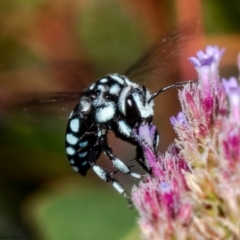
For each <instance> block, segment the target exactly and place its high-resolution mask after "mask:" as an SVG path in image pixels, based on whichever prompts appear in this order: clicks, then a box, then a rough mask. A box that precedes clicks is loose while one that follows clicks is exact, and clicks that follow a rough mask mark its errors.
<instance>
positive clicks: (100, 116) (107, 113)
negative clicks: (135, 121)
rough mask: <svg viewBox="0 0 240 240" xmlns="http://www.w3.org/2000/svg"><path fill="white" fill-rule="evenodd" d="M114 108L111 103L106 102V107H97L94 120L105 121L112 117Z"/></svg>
mask: <svg viewBox="0 0 240 240" xmlns="http://www.w3.org/2000/svg"><path fill="white" fill-rule="evenodd" d="M114 114H115V108H114V105H113V103H108V104H107V106H106V107H99V108H98V109H97V110H96V121H97V122H98V123H105V122H108V121H109V120H111V119H112V118H113V117H114Z"/></svg>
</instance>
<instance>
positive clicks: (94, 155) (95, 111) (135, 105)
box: [32, 32, 189, 203]
mask: <svg viewBox="0 0 240 240" xmlns="http://www.w3.org/2000/svg"><path fill="white" fill-rule="evenodd" d="M188 41H189V39H186V38H185V36H183V35H180V34H179V33H178V32H173V33H171V34H170V36H168V37H165V38H162V40H161V41H160V42H159V43H158V44H157V45H155V46H154V47H153V48H151V49H150V50H149V51H148V52H146V53H145V54H144V55H143V56H142V58H140V59H139V60H138V61H137V62H136V63H135V64H134V65H132V66H131V67H130V68H129V69H128V70H127V71H126V73H125V74H124V75H120V74H109V75H106V76H104V77H102V78H100V79H99V80H97V81H96V82H95V83H93V84H92V85H90V86H89V87H88V88H86V89H85V90H84V91H83V92H82V93H80V94H79V93H77V94H76V93H74V94H75V95H74V94H73V93H60V94H56V95H53V96H50V97H48V98H46V99H41V100H40V103H54V102H60V101H65V100H74V99H75V98H76V97H78V103H77V105H76V106H75V108H74V109H73V111H72V112H71V114H70V116H69V119H68V123H67V130H66V137H65V145H66V154H67V158H68V160H69V163H70V165H71V166H72V168H73V170H74V171H76V172H78V173H80V174H81V175H83V176H85V175H86V174H87V172H88V170H89V169H90V168H91V169H92V170H93V171H94V172H95V173H96V174H97V175H98V176H99V177H100V178H101V179H102V180H104V181H105V182H110V183H111V184H112V185H113V187H114V188H115V189H116V190H117V191H118V192H119V193H120V194H122V195H123V196H124V197H126V198H127V200H128V202H129V203H131V200H130V197H129V196H128V194H127V192H126V190H125V189H124V187H123V186H122V185H121V184H120V183H119V182H118V181H117V180H116V179H115V178H114V176H113V175H114V173H115V172H117V171H119V172H121V173H123V174H129V175H131V176H132V177H134V178H141V175H140V174H138V173H135V172H133V171H132V166H128V165H127V164H126V163H125V162H123V161H122V160H121V159H119V158H118V157H117V156H116V155H115V154H114V152H113V150H112V148H111V147H110V145H109V143H108V138H107V135H108V132H109V131H113V132H114V133H115V135H116V137H117V138H120V139H122V140H124V141H127V142H129V143H131V144H133V145H135V146H136V157H135V160H136V161H137V162H138V163H139V164H140V166H141V167H142V168H143V169H144V170H146V171H147V172H149V173H151V170H150V169H148V166H147V164H146V162H145V159H144V155H143V151H142V149H141V146H140V145H139V144H138V142H136V140H135V137H134V136H133V133H134V132H135V131H136V130H137V129H138V127H139V126H141V125H143V124H148V125H152V121H153V116H154V98H155V97H157V96H158V95H159V94H160V93H162V92H165V91H166V90H168V89H171V88H174V87H178V86H181V85H183V84H185V83H186V82H177V83H174V84H172V85H169V86H167V87H165V88H161V89H160V90H158V91H157V92H155V93H153V94H151V93H150V91H149V90H148V89H147V88H146V87H145V86H144V85H139V84H137V83H134V82H132V81H130V79H129V78H128V77H127V76H129V75H134V74H135V75H137V74H138V73H139V72H140V75H141V76H144V74H142V73H143V72H144V71H145V70H147V71H146V72H148V71H149V69H147V68H146V69H144V67H146V66H148V67H149V65H150V64H149V63H151V62H153V61H155V60H156V59H159V57H160V58H161V59H162V62H163V64H162V65H161V66H160V67H157V68H154V73H155V74H156V75H162V76H163V75H164V74H162V71H164V70H166V69H165V67H166V65H167V64H169V63H171V62H173V59H174V58H175V57H176V58H178V59H179V58H180V57H181V56H180V57H179V56H178V54H179V52H180V51H179V50H176V48H177V46H178V47H179V45H180V47H182V46H183V44H182V43H186V42H188ZM173 48H174V49H175V50H172V49H173ZM164 64H165V66H164ZM150 71H151V70H150ZM147 74H148V73H147ZM188 82H189V81H188ZM32 103H34V104H35V102H34V101H33V102H32ZM158 143H159V135H158V132H157V130H156V132H155V134H154V139H153V145H154V146H153V147H154V149H155V150H156V151H157V146H158ZM101 153H104V154H105V155H106V156H107V158H108V159H109V160H110V161H111V162H112V164H113V166H114V167H115V168H116V171H114V172H111V171H109V170H107V169H105V168H103V167H101V166H99V165H98V164H97V160H98V158H99V157H100V155H101Z"/></svg>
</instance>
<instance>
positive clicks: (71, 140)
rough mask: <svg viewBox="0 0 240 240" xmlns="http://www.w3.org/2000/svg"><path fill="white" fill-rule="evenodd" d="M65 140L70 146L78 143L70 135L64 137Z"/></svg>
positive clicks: (76, 139) (74, 137) (75, 138)
mask: <svg viewBox="0 0 240 240" xmlns="http://www.w3.org/2000/svg"><path fill="white" fill-rule="evenodd" d="M66 140H67V142H68V143H69V144H70V145H75V144H77V142H78V138H77V137H76V136H74V135H73V134H71V133H68V134H67V135H66Z"/></svg>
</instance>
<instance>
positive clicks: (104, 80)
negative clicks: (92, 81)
mask: <svg viewBox="0 0 240 240" xmlns="http://www.w3.org/2000/svg"><path fill="white" fill-rule="evenodd" d="M107 81H108V79H107V78H102V79H101V80H100V82H101V83H106V82H107Z"/></svg>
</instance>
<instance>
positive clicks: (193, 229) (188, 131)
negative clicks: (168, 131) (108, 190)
mask: <svg viewBox="0 0 240 240" xmlns="http://www.w3.org/2000/svg"><path fill="white" fill-rule="evenodd" d="M223 52H224V50H223V49H219V48H218V47H211V46H208V47H207V48H206V51H205V52H203V51H199V52H197V54H196V57H191V58H190V61H191V62H192V63H193V65H194V67H195V69H196V71H197V73H198V81H197V82H195V83H193V82H191V83H189V84H186V85H185V86H184V88H183V89H182V90H180V91H179V100H180V103H181V107H182V110H181V112H179V113H178V115H177V116H176V117H171V118H170V122H171V124H172V126H173V128H174V130H175V131H176V133H177V139H176V140H175V142H174V144H172V145H171V146H170V147H169V148H168V150H167V152H166V153H165V154H159V153H157V151H156V149H155V143H154V139H155V136H156V133H157V130H156V128H155V126H152V125H150V126H149V125H144V126H140V127H139V129H138V131H137V132H136V133H135V139H136V141H138V143H139V144H140V145H141V146H142V149H143V152H144V156H145V161H146V164H147V165H148V167H149V169H150V171H151V174H147V175H146V176H145V177H143V179H142V180H141V182H140V183H139V186H135V187H134V188H133V191H132V198H133V202H134V204H135V206H136V208H137V210H138V212H139V214H140V219H139V226H140V228H141V230H142V233H143V235H144V237H145V238H146V239H149V240H150V239H151V240H155V239H156V240H157V239H167V240H168V239H214V240H218V239H240V233H239V215H240V205H239V199H240V190H239V186H240V86H239V83H238V81H237V79H236V78H234V77H232V78H230V79H229V80H226V79H222V81H220V77H219V73H218V66H219V61H220V60H221V57H222V55H223ZM239 59H240V58H238V66H239V68H240V60H239Z"/></svg>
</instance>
